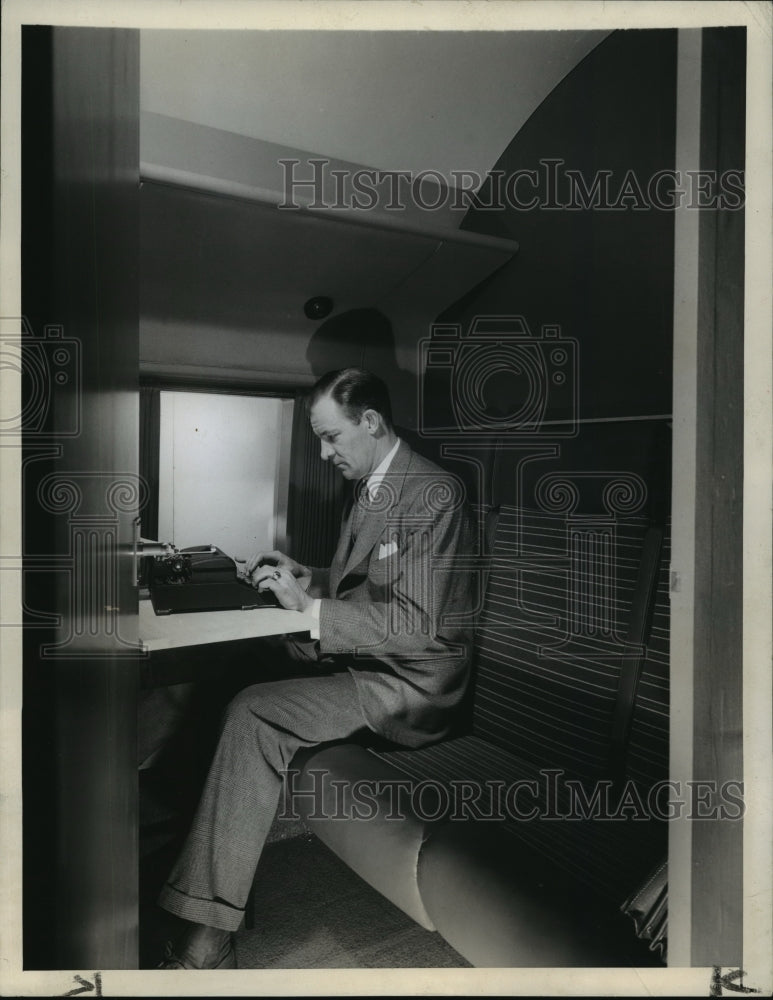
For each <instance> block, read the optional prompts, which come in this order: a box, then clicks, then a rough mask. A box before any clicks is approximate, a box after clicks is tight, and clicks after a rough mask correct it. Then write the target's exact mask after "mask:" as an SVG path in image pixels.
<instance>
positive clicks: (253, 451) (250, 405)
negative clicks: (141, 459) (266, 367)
mask: <svg viewBox="0 0 773 1000" xmlns="http://www.w3.org/2000/svg"><path fill="white" fill-rule="evenodd" d="M292 409H293V401H292V400H286V399H279V398H276V397H264V396H250V395H229V394H226V393H220V392H187V391H183V392H179V391H162V392H161V394H160V419H159V423H160V435H159V489H158V497H159V504H158V538H159V539H161V540H162V541H170V542H173V543H174V544H175V545H176V546H178V547H179V548H185V547H187V546H190V545H205V544H212V545H217V546H218V547H219V548H221V549H222V550H223V551H224V552H225V553H226V554H227V555H229V556H232V557H233V558H241V559H246V558H248V557H249V556H250V555H252V554H253V553H254V552H257V551H259V550H262V549H273V548H275V547H280V548H281V547H283V545H284V543H285V535H286V518H287V493H288V473H289V451H290V433H291V429H292Z"/></svg>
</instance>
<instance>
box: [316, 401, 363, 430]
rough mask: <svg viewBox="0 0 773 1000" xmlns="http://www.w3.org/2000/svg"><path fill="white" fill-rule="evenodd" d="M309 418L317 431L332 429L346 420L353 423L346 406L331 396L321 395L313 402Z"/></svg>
mask: <svg viewBox="0 0 773 1000" xmlns="http://www.w3.org/2000/svg"><path fill="white" fill-rule="evenodd" d="M309 419H310V420H311V426H312V427H313V428H314V430H315V431H325V430H332V429H333V428H334V427H339V426H340V425H341V424H342V423H344V422H346V423H352V421H351V420H349V418H348V417H347V415H346V412H345V410H344V408H343V407H342V406H341V405H340V404H339V403H337V402H336V401H335V400H334V399H333V398H332V397H331V396H320V397H319V399H317V400H316V401H315V402H314V403H313V404H312V406H311V410H310V412H309Z"/></svg>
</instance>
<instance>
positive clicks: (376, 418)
mask: <svg viewBox="0 0 773 1000" xmlns="http://www.w3.org/2000/svg"><path fill="white" fill-rule="evenodd" d="M362 419H363V420H364V421H365V426H366V427H367V428H368V433H369V434H371V435H374V436H375V435H376V434H378V431H379V428H380V427H381V424H382V421H381V414H380V413H378V412H377V411H376V410H364V411H363V414H362Z"/></svg>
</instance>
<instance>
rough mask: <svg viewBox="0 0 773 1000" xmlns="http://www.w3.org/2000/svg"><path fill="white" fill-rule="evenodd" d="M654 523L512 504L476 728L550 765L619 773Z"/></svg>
mask: <svg viewBox="0 0 773 1000" xmlns="http://www.w3.org/2000/svg"><path fill="white" fill-rule="evenodd" d="M647 524H648V522H647V519H646V518H644V517H636V516H629V517H623V516H615V517H614V518H605V517H603V516H592V517H575V516H573V515H565V514H553V513H544V512H538V511H533V510H525V509H522V508H518V507H512V506H507V505H502V507H501V509H500V511H499V517H498V520H497V525H496V531H495V533H494V542H493V554H492V563H491V568H490V570H489V577H488V586H487V592H486V601H485V604H484V607H483V611H482V613H481V616H480V620H479V624H478V643H477V657H476V677H475V687H474V698H473V731H474V733H475V735H477V736H479V737H481V738H483V739H485V740H487V741H489V742H491V743H493V744H496V745H498V746H501V747H503V748H506V749H507V750H509V751H510V752H512V753H514V754H516V755H517V756H519V757H522V758H524V759H527V760H531V761H533V762H535V763H537V764H539V765H540V766H541V767H544V768H548V767H553V768H560V769H562V770H564V771H566V772H567V774H570V775H573V776H577V777H580V778H598V777H600V776H605V775H606V774H607V772H608V764H609V746H610V734H611V727H612V720H613V716H614V709H615V703H616V695H617V690H618V686H619V679H620V671H621V663H622V654H623V651H624V649H625V640H626V637H627V630H628V620H629V618H630V615H631V607H632V602H633V597H634V592H635V588H636V580H637V573H638V569H639V563H640V560H641V550H642V543H643V539H644V535H645V532H646V529H647ZM646 721H647V720H646V719H644V718H642V719H640V720H637V730H636V731H637V733H638V732H639V728H640V726H641V724H642V723H646Z"/></svg>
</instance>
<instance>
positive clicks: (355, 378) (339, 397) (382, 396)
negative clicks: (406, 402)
mask: <svg viewBox="0 0 773 1000" xmlns="http://www.w3.org/2000/svg"><path fill="white" fill-rule="evenodd" d="M323 396H330V398H331V399H332V400H333V402H334V403H338V405H339V406H340V407H341V409H342V410H343V411H344V413H345V414H346V416H347V417H348V418H349V420H351V421H352V422H354V423H357V422H358V421H359V420H361V419H362V415H363V413H364V412H365V411H366V410H375V411H376V413H378V414H380V415H381V418H382V420H383V421H384V423H385V424H386V425H387V427H390V428H391V427H392V403H391V401H390V399H389V390H388V389H387V387H386V385H385V384H384V383H383V382H382V381H381V379H380V378H379V377H378V375H374V374H373V372H369V371H366V370H365V369H364V368H339V369H338V370H337V371H334V372H326V374H324V375H323V376H322V377H321V378H320V379H319V380H318V381H317V383H316V384H315V385H314V386H312V388H311V391H310V393H309V400H308V401H309V407H312V406H314V404H315V403H316V402H317V400H319V399H321V398H322V397H323Z"/></svg>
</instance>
